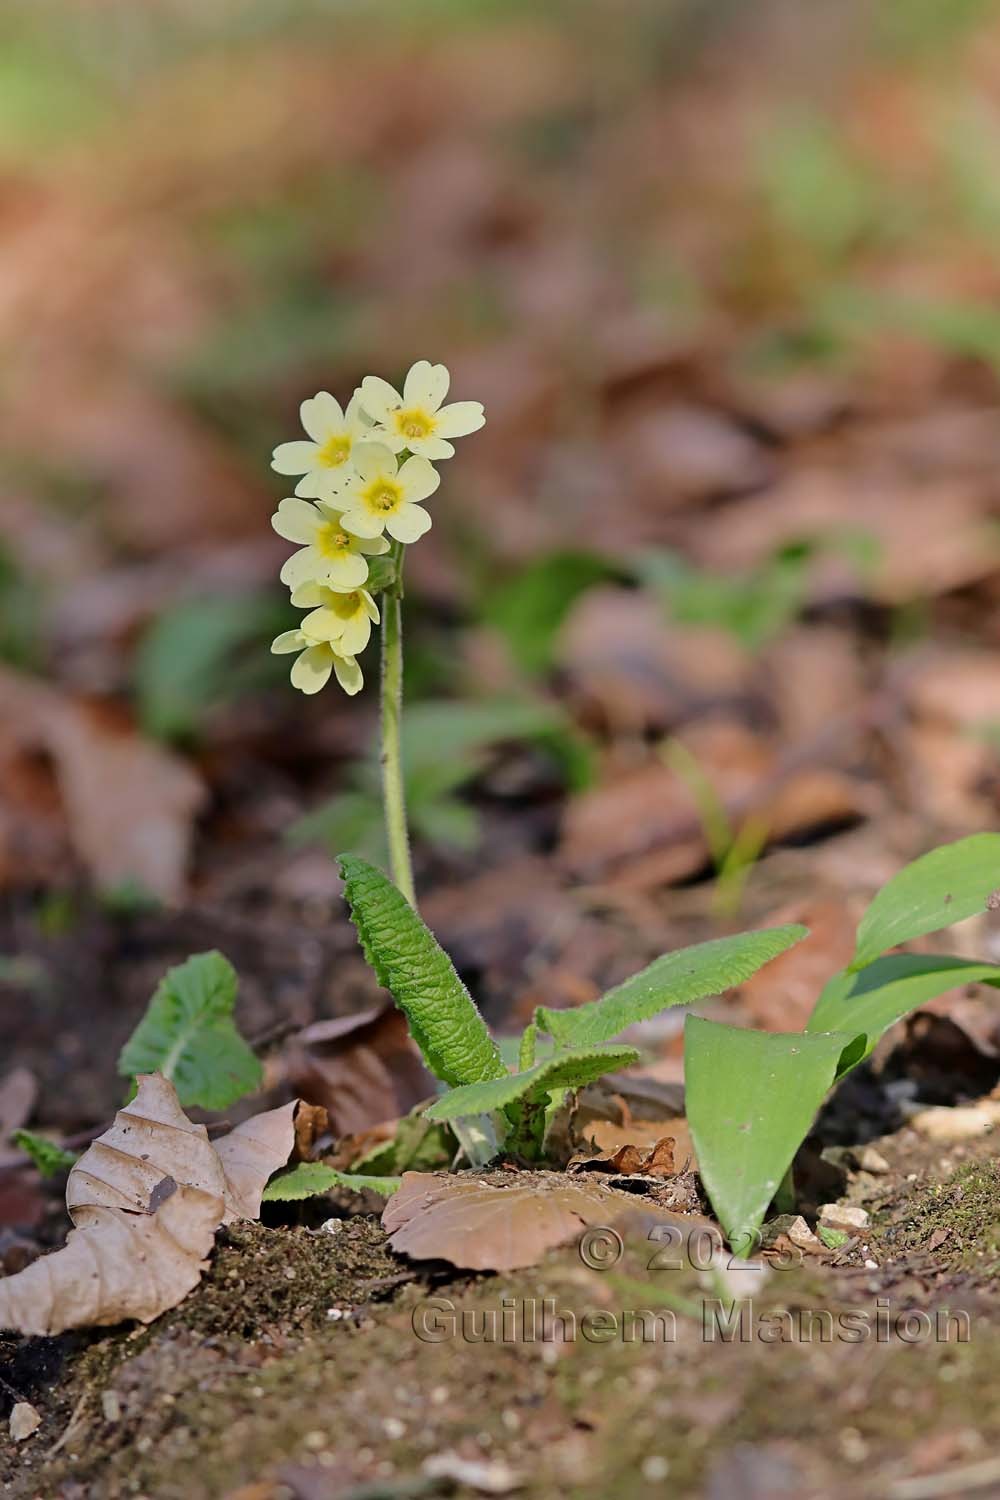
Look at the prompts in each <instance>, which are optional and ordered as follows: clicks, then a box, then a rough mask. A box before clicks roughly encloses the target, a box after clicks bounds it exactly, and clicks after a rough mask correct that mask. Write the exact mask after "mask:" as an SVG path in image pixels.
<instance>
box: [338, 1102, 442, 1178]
mask: <svg viewBox="0 0 1000 1500" xmlns="http://www.w3.org/2000/svg"><path fill="white" fill-rule="evenodd" d="M455 1149H456V1141H455V1137H454V1134H453V1133H452V1131H451V1130H450V1129H449V1128H448V1126H447V1125H436V1124H435V1123H434V1122H433V1120H428V1118H427V1112H426V1106H425V1105H422V1104H418V1105H417V1107H416V1109H411V1110H410V1113H409V1114H408V1115H404V1116H403V1118H402V1119H401V1120H400V1121H399V1123H398V1124H397V1126H396V1130H395V1134H394V1135H393V1137H392V1139H391V1140H388V1141H379V1143H378V1145H376V1146H372V1147H371V1148H370V1150H368V1151H366V1152H364V1153H363V1155H361V1156H359V1157H358V1158H357V1159H356V1160H355V1161H353V1162H352V1163H351V1166H352V1167H353V1168H354V1170H355V1171H361V1172H366V1173H368V1174H369V1175H372V1176H376V1177H383V1176H398V1175H399V1173H401V1172H434V1171H436V1170H437V1169H438V1168H440V1167H447V1166H449V1165H450V1163H451V1162H452V1161H453V1160H454V1157H455Z"/></svg>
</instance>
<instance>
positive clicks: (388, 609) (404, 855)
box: [381, 542, 417, 908]
mask: <svg viewBox="0 0 1000 1500" xmlns="http://www.w3.org/2000/svg"><path fill="white" fill-rule="evenodd" d="M393 558H394V561H395V563H396V579H395V582H394V583H393V585H392V587H391V588H388V589H386V591H385V593H384V594H383V595H382V754H381V761H382V801H383V805H384V808H385V833H386V840H387V842H388V845H389V873H390V875H391V876H392V878H393V880H394V881H395V882H396V884H397V886H398V887H399V889H400V890H401V891H402V893H403V895H404V896H405V897H406V899H407V901H409V903H410V905H411V906H412V907H414V908H416V904H417V898H416V893H415V891H414V888H413V866H412V865H411V863H410V836H409V832H408V829H407V824H406V795H405V792H404V788H403V750H402V742H401V733H400V731H401V725H402V717H403V608H402V606H403V548H402V546H401V545H400V544H399V543H398V542H396V543H395V544H394V546H393Z"/></svg>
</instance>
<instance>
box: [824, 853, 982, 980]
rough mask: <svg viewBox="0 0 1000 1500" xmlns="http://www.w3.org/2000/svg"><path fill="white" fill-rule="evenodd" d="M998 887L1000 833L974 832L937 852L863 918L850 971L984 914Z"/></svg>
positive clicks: (902, 876) (898, 880)
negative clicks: (915, 940) (908, 944)
mask: <svg viewBox="0 0 1000 1500" xmlns="http://www.w3.org/2000/svg"><path fill="white" fill-rule="evenodd" d="M998 886H1000V833H974V834H973V835H972V836H971V838H967V839H959V840H958V841H957V842H956V843H954V844H942V845H941V847H940V848H939V849H932V850H931V851H930V853H929V854H924V855H922V857H921V858H920V859H915V860H914V861H913V863H912V864H910V865H907V866H906V867H905V868H904V869H902V870H900V872H899V874H898V875H895V876H894V877H893V878H892V880H890V881H889V883H888V885H885V886H883V887H882V889H881V890H880V891H879V893H878V895H877V896H876V897H875V900H874V901H873V902H872V904H871V906H869V908H868V910H867V911H866V912H865V914H864V916H863V917H862V918H861V922H860V924H859V926H858V945H857V950H856V952H855V954H854V959H853V961H852V963H851V965H850V969H851V971H852V972H853V973H857V971H858V970H859V969H863V968H864V966H865V965H866V964H870V963H871V962H872V960H873V959H876V958H878V957H879V956H880V955H881V954H883V953H885V952H886V950H887V949H889V948H896V947H898V946H899V944H900V943H908V942H910V940H911V939H912V938H918V937H923V936H924V934H925V933H928V932H937V931H939V929H940V928H942V927H951V926H952V924H953V923H955V922H962V921H964V920H965V918H966V917H971V916H974V915H975V913H976V912H979V911H983V910H985V908H986V903H987V901H988V899H989V897H990V896H991V894H992V893H993V891H995V890H996V889H997V887H998Z"/></svg>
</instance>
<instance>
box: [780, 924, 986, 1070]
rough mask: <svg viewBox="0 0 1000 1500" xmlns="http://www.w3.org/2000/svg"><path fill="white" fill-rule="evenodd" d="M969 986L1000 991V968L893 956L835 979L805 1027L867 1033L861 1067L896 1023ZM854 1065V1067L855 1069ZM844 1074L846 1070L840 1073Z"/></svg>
mask: <svg viewBox="0 0 1000 1500" xmlns="http://www.w3.org/2000/svg"><path fill="white" fill-rule="evenodd" d="M965 984H992V985H997V986H1000V966H998V965H997V964H980V963H975V962H974V961H973V960H971V959H966V958H950V957H947V956H945V955H943V954H929V953H892V954H890V955H889V956H888V957H887V958H877V959H875V961H874V962H873V963H871V964H869V965H867V967H866V968H864V969H862V970H861V972H860V973H856V974H852V973H850V972H849V971H847V970H844V971H842V972H841V973H839V974H835V975H834V976H833V978H832V979H831V980H830V981H829V983H828V984H827V985H826V986H825V988H824V990H823V993H822V994H821V995H820V997H819V999H818V1000H817V1002H816V1005H815V1007H814V1009H813V1013H812V1015H811V1016H810V1017H809V1020H808V1021H807V1022H806V1028H805V1029H806V1031H808V1032H816V1031H845V1032H847V1033H848V1034H850V1033H852V1032H853V1033H856V1034H860V1033H862V1032H863V1033H864V1035H865V1045H864V1047H863V1049H861V1051H860V1054H859V1055H858V1056H857V1057H855V1058H854V1059H853V1062H860V1061H861V1059H862V1058H863V1057H867V1056H868V1054H869V1053H870V1052H871V1051H872V1049H873V1048H874V1047H875V1045H876V1043H877V1042H878V1040H879V1037H881V1035H882V1034H883V1032H884V1031H886V1030H887V1029H888V1028H889V1027H890V1026H892V1025H893V1024H894V1022H896V1021H899V1020H901V1018H902V1017H903V1016H905V1015H907V1014H908V1012H909V1011H911V1010H915V1009H916V1007H917V1006H918V1005H926V1004H927V1002H928V1001H929V1000H934V999H936V998H937V996H938V995H944V994H946V993H947V992H948V990H953V989H957V988H958V987H959V986H960V985H965ZM853 1062H852V1064H851V1065H852V1066H853ZM839 1071H840V1072H841V1073H843V1072H845V1071H846V1068H844V1067H843V1066H842V1067H841V1068H840V1070H839Z"/></svg>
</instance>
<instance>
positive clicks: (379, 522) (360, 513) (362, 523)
mask: <svg viewBox="0 0 1000 1500" xmlns="http://www.w3.org/2000/svg"><path fill="white" fill-rule="evenodd" d="M340 524H341V526H343V528H344V530H345V531H349V532H350V533H351V535H352V536H364V537H369V536H381V535H382V532H383V531H384V530H385V520H384V519H383V518H382V517H380V516H373V515H370V514H369V513H368V511H366V510H347V511H345V512H344V514H343V515H342V516H341V518H340ZM365 576H366V577H367V571H366V574H365Z"/></svg>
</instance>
